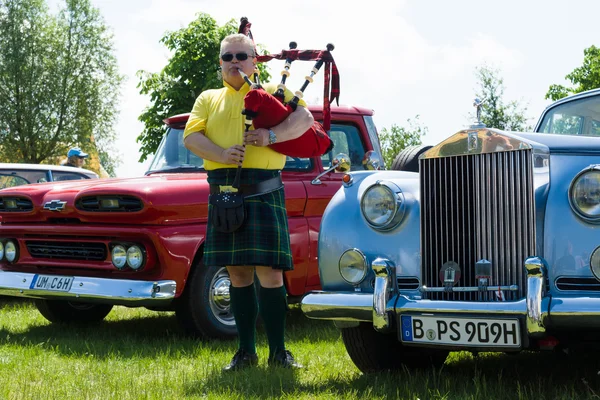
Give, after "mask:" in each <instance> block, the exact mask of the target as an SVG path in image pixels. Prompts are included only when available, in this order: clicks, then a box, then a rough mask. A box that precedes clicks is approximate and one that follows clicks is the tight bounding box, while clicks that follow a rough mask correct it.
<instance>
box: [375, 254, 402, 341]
mask: <svg viewBox="0 0 600 400" xmlns="http://www.w3.org/2000/svg"><path fill="white" fill-rule="evenodd" d="M371 268H372V269H373V272H375V288H374V291H373V327H374V328H375V330H377V331H380V332H381V331H387V330H388V329H389V328H390V327H391V326H392V324H391V323H390V314H389V313H388V310H387V303H388V301H389V299H390V297H392V296H394V295H396V293H397V292H398V290H397V289H396V287H395V285H394V282H395V279H393V278H394V277H395V272H396V268H394V265H393V264H392V262H391V261H388V260H386V259H383V258H376V259H375V260H374V261H373V262H372V263H371ZM391 311H393V309H392V310H391Z"/></svg>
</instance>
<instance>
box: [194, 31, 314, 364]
mask: <svg viewBox="0 0 600 400" xmlns="http://www.w3.org/2000/svg"><path fill="white" fill-rule="evenodd" d="M220 58H221V59H220V64H221V68H222V74H223V86H224V87H223V88H221V89H215V90H205V91H204V92H202V93H201V94H200V96H199V97H198V99H197V100H196V103H195V104H194V108H193V110H192V112H191V115H190V117H189V120H188V122H187V125H186V127H185V131H184V144H185V147H187V148H188V149H189V150H190V151H192V152H193V153H194V154H196V155H198V156H199V157H201V158H203V159H204V168H205V169H206V170H207V174H208V183H209V184H210V190H211V193H218V192H219V191H221V190H223V189H221V188H223V187H224V186H227V185H231V184H232V182H233V180H234V177H235V175H236V169H237V167H238V166H241V167H242V173H241V184H242V187H241V189H240V191H241V192H242V194H244V193H249V192H250V193H253V195H252V196H249V197H246V200H245V203H246V207H247V208H246V219H245V221H244V224H243V225H242V226H241V227H240V228H239V229H238V230H236V231H234V232H232V233H222V232H219V231H217V230H216V229H214V227H213V225H212V223H211V221H210V218H211V217H210V216H209V221H208V227H207V233H206V241H205V244H204V259H203V263H204V265H209V266H212V265H225V266H227V271H228V272H229V276H230V279H231V288H230V291H229V294H230V299H231V310H232V312H233V315H234V318H235V322H236V327H237V331H238V337H239V347H238V350H237V352H236V353H235V355H234V356H233V359H232V360H231V362H230V363H229V364H228V365H227V366H226V367H225V368H224V370H225V371H231V370H239V369H243V368H247V367H252V366H255V365H256V364H257V363H258V356H257V354H256V339H255V335H256V319H257V316H258V314H259V312H260V315H261V317H262V320H263V324H264V328H265V331H266V334H267V339H268V341H269V360H268V364H269V366H280V367H284V368H300V367H302V366H301V365H300V364H298V363H297V362H296V361H295V360H294V357H293V356H292V354H291V353H290V351H289V350H287V349H286V348H285V343H284V333H285V320H286V313H287V295H286V290H285V286H284V284H283V272H284V271H288V270H291V269H293V263H292V254H291V247H290V235H289V231H288V223H287V213H286V209H285V198H284V189H283V184H282V183H281V169H282V168H283V167H284V165H285V160H286V157H285V156H284V155H283V154H280V153H278V152H276V151H274V150H272V149H271V148H270V147H269V144H272V143H275V142H283V141H287V140H292V139H295V138H297V137H299V136H301V135H302V134H303V133H304V132H305V131H306V130H307V129H308V128H310V126H311V125H312V124H313V117H312V114H311V113H310V112H309V111H308V110H307V109H306V108H305V107H306V103H305V102H303V101H301V102H299V105H300V106H301V107H298V108H297V109H296V111H294V112H293V113H292V114H290V116H289V117H288V118H287V119H286V120H285V121H283V122H282V123H281V124H279V125H276V126H274V127H272V128H271V129H256V130H251V131H248V132H246V133H244V117H243V115H242V114H241V112H242V108H243V107H244V96H245V95H246V93H248V91H249V89H250V88H249V86H248V85H247V84H246V83H245V82H244V79H243V78H242V75H240V72H239V71H240V70H242V71H244V73H245V74H246V75H248V76H250V75H252V73H253V72H254V69H255V68H256V54H255V52H254V44H253V42H252V40H251V39H250V38H248V37H247V36H245V35H242V34H234V35H229V36H227V37H226V38H225V39H223V41H222V42H221V57H220ZM263 87H264V88H265V90H266V91H267V92H269V93H274V92H275V91H276V90H277V86H276V85H274V84H266V85H263ZM293 96H294V95H293V93H292V92H291V91H289V90H286V93H285V100H286V101H290V100H291V99H292V97H293ZM209 215H210V210H209ZM255 271H256V275H257V277H258V280H259V281H260V287H259V289H258V290H259V292H260V293H259V295H258V296H257V294H256V292H255V287H254V272H255ZM257 297H258V298H257Z"/></svg>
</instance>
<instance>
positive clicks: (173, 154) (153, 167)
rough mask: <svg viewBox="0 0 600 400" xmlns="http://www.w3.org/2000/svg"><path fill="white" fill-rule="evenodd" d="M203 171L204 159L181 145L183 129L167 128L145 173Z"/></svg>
mask: <svg viewBox="0 0 600 400" xmlns="http://www.w3.org/2000/svg"><path fill="white" fill-rule="evenodd" d="M159 171H160V172H182V171H204V160H203V159H202V158H200V157H198V156H197V155H195V154H194V153H192V152H191V151H189V150H188V149H186V148H185V146H184V145H183V129H176V128H169V130H168V132H167V134H166V135H165V136H164V137H163V139H162V141H161V142H160V146H158V150H157V151H156V155H155V156H154V160H152V163H151V164H150V168H149V169H148V172H146V173H152V172H159Z"/></svg>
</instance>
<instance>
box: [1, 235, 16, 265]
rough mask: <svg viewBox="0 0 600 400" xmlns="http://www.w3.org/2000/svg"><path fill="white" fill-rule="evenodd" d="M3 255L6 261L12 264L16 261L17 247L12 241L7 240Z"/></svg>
mask: <svg viewBox="0 0 600 400" xmlns="http://www.w3.org/2000/svg"><path fill="white" fill-rule="evenodd" d="M4 255H5V256H6V261H8V262H10V263H11V262H14V261H15V260H16V259H17V245H16V244H15V242H13V241H12V240H7V241H6V243H5V244H4Z"/></svg>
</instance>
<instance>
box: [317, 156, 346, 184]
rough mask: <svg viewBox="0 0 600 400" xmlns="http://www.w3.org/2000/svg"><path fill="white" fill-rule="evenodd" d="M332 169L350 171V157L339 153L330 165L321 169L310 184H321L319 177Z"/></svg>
mask: <svg viewBox="0 0 600 400" xmlns="http://www.w3.org/2000/svg"><path fill="white" fill-rule="evenodd" d="M334 169H335V170H336V172H347V171H350V157H348V156H347V155H346V154H344V153H340V154H338V155H337V156H335V158H334V159H333V161H332V163H331V167H329V168H327V169H326V170H325V171H323V172H322V173H320V174H319V175H318V176H317V177H316V178H315V179H313V180H312V182H311V184H313V185H320V184H321V179H320V178H321V177H322V176H323V175H326V174H328V173H330V172H331V171H333V170H334Z"/></svg>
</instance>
